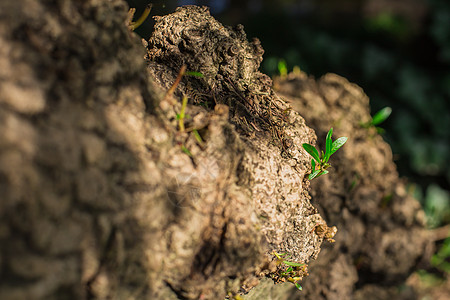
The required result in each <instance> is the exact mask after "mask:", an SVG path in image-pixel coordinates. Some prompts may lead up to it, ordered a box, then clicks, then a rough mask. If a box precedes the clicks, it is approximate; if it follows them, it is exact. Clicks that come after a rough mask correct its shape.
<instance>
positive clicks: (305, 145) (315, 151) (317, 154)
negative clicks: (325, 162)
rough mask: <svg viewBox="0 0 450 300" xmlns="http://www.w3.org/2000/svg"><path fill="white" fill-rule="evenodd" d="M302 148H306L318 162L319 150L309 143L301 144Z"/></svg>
mask: <svg viewBox="0 0 450 300" xmlns="http://www.w3.org/2000/svg"><path fill="white" fill-rule="evenodd" d="M302 146H303V149H305V150H306V152H308V153H309V154H310V155H311V156H312V157H313V158H314V159H315V160H316V161H317V162H318V163H320V158H319V152H318V151H317V149H316V148H314V147H313V146H312V145H310V144H303V145H302Z"/></svg>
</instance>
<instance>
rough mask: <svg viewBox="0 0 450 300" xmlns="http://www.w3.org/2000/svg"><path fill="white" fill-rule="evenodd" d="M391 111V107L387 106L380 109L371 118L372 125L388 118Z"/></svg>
mask: <svg viewBox="0 0 450 300" xmlns="http://www.w3.org/2000/svg"><path fill="white" fill-rule="evenodd" d="M391 113H392V108H390V107H389V106H387V107H385V108H383V109H381V110H380V111H379V112H377V113H376V114H375V115H374V116H373V118H372V125H374V126H375V125H378V124H380V123H382V122H384V121H386V119H387V118H389V116H390V115H391Z"/></svg>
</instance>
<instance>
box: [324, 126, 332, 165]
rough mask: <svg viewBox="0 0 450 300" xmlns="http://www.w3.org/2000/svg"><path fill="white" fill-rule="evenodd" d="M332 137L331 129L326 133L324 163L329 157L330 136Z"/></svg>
mask: <svg viewBox="0 0 450 300" xmlns="http://www.w3.org/2000/svg"><path fill="white" fill-rule="evenodd" d="M332 135H333V128H331V129H330V131H328V134H327V138H326V139H325V162H327V161H328V160H329V159H330V155H331V144H332V143H333V141H332V140H331V136H332Z"/></svg>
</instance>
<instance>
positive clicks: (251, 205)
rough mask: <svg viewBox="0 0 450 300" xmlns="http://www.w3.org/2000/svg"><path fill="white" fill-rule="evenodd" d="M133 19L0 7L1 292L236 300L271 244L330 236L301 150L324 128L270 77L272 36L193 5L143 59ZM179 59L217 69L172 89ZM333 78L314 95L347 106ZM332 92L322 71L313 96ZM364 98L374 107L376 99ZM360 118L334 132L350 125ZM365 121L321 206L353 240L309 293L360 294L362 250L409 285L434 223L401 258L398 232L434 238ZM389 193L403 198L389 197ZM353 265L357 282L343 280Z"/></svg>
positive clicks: (307, 247)
mask: <svg viewBox="0 0 450 300" xmlns="http://www.w3.org/2000/svg"><path fill="white" fill-rule="evenodd" d="M126 19H127V7H126V5H124V2H122V1H119V0H113V1H94V0H84V1H68V0H55V1H44V0H20V1H14V2H10V1H3V2H1V3H0V136H1V139H0V197H1V201H0V220H1V221H0V299H61V298H67V299H107V298H108V299H110V298H113V299H177V298H178V299H199V298H200V299H222V298H223V297H225V295H227V294H230V295H233V294H236V293H238V292H240V291H241V292H242V291H246V290H248V289H250V287H252V286H255V285H257V284H258V280H259V278H261V276H265V275H268V274H269V273H270V272H272V273H271V274H272V275H273V274H276V272H277V271H276V268H275V267H274V266H273V263H271V261H272V260H273V259H274V257H273V255H271V252H272V251H274V250H275V251H278V252H287V253H289V254H290V255H291V256H290V260H292V261H296V262H304V263H309V262H310V260H311V258H313V259H314V258H316V257H317V255H318V254H319V252H320V246H321V244H322V241H323V239H324V236H323V235H320V234H319V235H318V234H316V232H315V230H314V229H315V228H316V226H317V224H321V225H322V226H326V223H325V222H324V221H323V219H322V217H321V216H320V215H319V213H318V211H317V209H316V208H314V207H313V206H312V205H311V203H310V197H309V195H308V189H309V181H308V180H307V179H306V175H307V174H308V172H309V171H310V164H309V160H310V159H309V158H308V156H307V154H306V153H305V152H304V151H303V150H302V149H301V144H302V143H304V142H308V143H312V142H314V140H315V135H314V133H313V131H312V130H311V129H310V128H309V127H307V125H306V124H305V121H304V119H303V118H302V117H301V116H300V115H299V113H298V112H296V111H295V110H291V109H290V106H289V104H287V103H286V102H285V101H284V100H282V99H281V98H280V97H278V96H277V94H275V92H274V91H273V89H272V87H271V80H270V78H268V77H267V76H265V75H264V74H261V73H260V72H258V68H259V64H260V62H261V60H262V53H263V50H262V47H261V45H260V44H259V42H258V41H257V40H254V41H253V42H251V43H250V42H248V41H247V38H246V36H245V33H244V31H243V28H242V27H239V26H237V27H236V28H234V29H232V28H228V27H224V26H223V25H221V24H220V23H218V22H217V21H216V20H214V19H213V18H212V17H211V16H210V15H209V13H208V12H207V10H206V9H204V8H196V7H190V8H184V9H178V10H177V11H176V12H175V13H174V14H171V15H169V16H166V17H163V18H159V19H158V20H157V24H156V26H155V32H154V34H153V35H152V38H151V39H150V41H149V47H148V53H147V59H148V60H147V61H145V60H144V55H145V49H144V47H143V46H142V43H141V41H140V40H139V38H138V37H137V36H136V35H135V34H134V33H132V32H130V31H129V30H128V28H127V24H125V21H126ZM182 65H186V66H187V68H188V70H189V71H199V72H201V73H202V74H203V77H188V76H184V77H183V79H182V81H181V83H180V85H179V86H178V88H177V90H176V92H175V97H168V98H165V97H164V96H165V92H166V91H167V89H168V88H169V87H170V85H171V84H172V83H173V81H174V80H175V78H176V77H177V75H178V72H179V69H180V68H181V66H182ZM302 80H304V78H303V79H302ZM301 82H308V81H301ZM331 82H332V84H331V86H330V87H324V88H323V90H322V91H321V92H320V93H319V94H318V95H317V96H313V99H316V98H317V97H318V98H317V99H322V100H323V99H326V101H325V102H327V103H326V104H324V103H322V102H321V101H322V100H320V101H316V102H314V101H315V100H314V101H313V102H312V103H317V104H318V105H321V106H320V107H328V106H329V108H325V110H327V109H330V112H334V111H335V110H334V109H333V105H336V104H335V103H333V101H334V100H333V99H335V98H333V97H334V96H333V95H334V94H336V92H335V87H334V83H333V80H331ZM327 83H328V81H327V80H324V81H323V82H321V83H320V84H325V85H326V84H327ZM340 84H342V83H340ZM346 84H347V83H345V84H343V86H346ZM348 87H351V88H350V94H351V93H352V91H354V90H355V88H354V87H352V86H351V85H349V84H348V85H347V86H346V88H345V89H344V90H346V89H349V88H348ZM317 90H320V88H318V87H317V86H316V85H315V83H314V82H313V81H309V82H308V83H307V84H305V85H304V89H303V91H304V92H305V93H306V94H308V95H314V93H315V92H316V91H317ZM183 94H185V95H187V96H188V97H189V104H188V105H187V107H186V116H185V118H184V121H183V122H184V125H185V128H186V130H185V131H180V130H179V123H180V120H179V119H180V116H179V114H180V112H181V109H182V108H181V104H180V102H181V100H180V99H181V96H182V95H183ZM328 94H329V95H331V96H327V95H328ZM292 96H295V97H298V95H292ZM302 97H303V96H302ZM314 97H316V98H314ZM320 97H323V98H320ZM330 97H331V98H330ZM303 98H304V99H307V97H306V96H305V97H303ZM330 99H332V100H330ZM344 99H347V98H345V97H344ZM352 99H353V98H352ZM355 99H363V102H361V103H360V104H355V107H360V109H362V112H361V115H360V117H362V118H365V117H367V114H368V112H367V101H366V100H364V99H365V98H364V96H363V95H362V94H361V93H360V94H359V96H358V95H357V96H355ZM295 101H297V100H295ZM355 101H356V100H355ZM364 101H366V102H364ZM357 102H358V101H356V102H355V103H357ZM295 103H296V102H293V106H294V108H295V107H296V105H300V106H299V112H300V113H301V114H302V115H304V116H305V117H306V116H308V118H309V119H308V122H310V123H311V124H312V125H313V126H315V127H316V130H318V132H319V135H320V137H321V138H322V136H323V132H324V131H323V130H324V128H327V127H328V126H330V124H329V123H326V122H322V121H321V119H320V118H318V117H316V116H317V115H316V114H315V112H316V111H319V112H320V110H315V109H314V110H312V111H311V112H310V111H309V110H308V111H305V110H304V107H302V106H301V105H302V104H298V103H302V102H298V103H297V104H295ZM305 103H306V102H305ZM321 103H322V104H321ZM351 103H352V102H351V101H350V100H348V102H346V105H347V106H346V108H347V109H349V108H352V107H353V106H352V104H351ZM311 105H312V104H311ZM343 105H344V104H342V103H339V106H343ZM358 105H359V106H358ZM336 111H339V112H341V114H338V113H337V114H336V116H334V115H333V116H332V117H331V118H330V119H329V120H334V121H335V122H341V120H343V119H345V118H343V112H344V111H345V110H343V111H340V110H336ZM177 114H178V117H177ZM330 114H331V113H330ZM319 116H320V114H319ZM354 124H355V122H354V121H352V122H350V121H349V122H346V121H342V122H341V123H338V124H334V125H333V126H335V128H336V131H337V134H339V135H343V134H348V135H349V136H350V135H351V134H353V132H352V130H353V129H354V126H355V125H354ZM194 129H195V132H198V134H199V135H200V136H201V140H199V139H198V136H197V137H196V135H195V133H194ZM357 132H359V133H358V134H359V135H356V136H353V135H352V136H351V139H354V142H349V145H346V146H345V147H344V149H346V150H345V151H344V152H343V154H342V155H341V156H338V157H336V159H335V161H336V170H333V171H334V172H333V173H335V174H330V175H327V177H325V179H323V180H322V179H321V180H322V181H317V182H318V183H319V182H320V183H321V184H322V186H321V188H320V189H317V188H316V187H317V185H316V186H315V185H314V184H313V196H314V197H316V198H315V199H323V198H324V197H326V199H329V200H324V201H323V202H322V201H321V202H320V205H319V207H320V209H321V210H322V212H323V215H325V216H327V217H328V221H330V222H332V223H333V225H334V224H338V225H339V226H340V227H342V228H344V233H351V236H352V238H353V239H347V238H342V240H338V242H337V247H334V248H331V249H332V250H327V251H326V253H325V255H324V257H325V258H324V259H323V262H324V263H325V265H326V266H328V265H329V264H331V265H332V266H334V267H332V268H326V272H331V273H332V274H334V275H330V276H331V277H329V278H331V279H329V280H327V281H326V282H324V281H323V279H322V280H319V281H317V277H312V278H316V279H311V281H310V282H311V283H310V284H312V285H314V282H318V283H317V284H318V286H319V287H320V288H318V287H317V286H315V287H314V288H311V289H310V290H309V291H306V295H314V291H312V289H316V290H320V289H321V290H327V291H332V292H335V291H336V290H339V289H336V288H335V286H336V285H338V286H339V287H342V286H344V287H345V288H343V292H342V291H341V292H342V293H343V294H344V295H349V296H351V295H352V292H353V291H354V290H355V282H356V279H355V278H357V275H356V274H357V273H358V272H360V271H359V270H358V269H357V268H355V266H354V265H353V264H352V263H353V261H352V259H354V258H355V256H357V255H360V256H361V257H362V259H363V260H362V264H363V268H362V270H363V271H364V272H368V273H370V272H373V273H375V274H379V273H381V274H386V276H387V279H386V280H388V281H389V280H391V278H393V277H392V276H394V275H395V276H399V278H400V279H399V280H397V281H396V282H399V281H401V280H403V278H404V277H405V276H406V275H407V274H408V272H410V270H411V269H412V268H413V267H414V263H413V262H412V261H410V259H411V260H417V259H418V258H419V257H420V255H421V254H422V253H423V246H424V245H425V242H424V239H423V238H422V235H420V234H419V235H417V236H418V237H419V238H418V239H417V240H418V241H417V242H414V243H415V244H412V246H415V247H416V248H415V249H416V250H415V251H412V250H410V249H411V248H405V249H407V250H406V254H407V255H406V256H404V257H403V256H402V254H401V253H400V252H402V253H403V252H405V251H404V249H399V247H403V246H406V245H407V244H408V242H409V241H410V240H409V239H407V238H403V239H400V238H398V237H399V236H405V235H406V237H407V235H408V234H415V233H416V232H419V233H420V232H421V231H420V226H421V225H420V222H419V221H418V220H419V219H420V218H419V217H417V216H416V215H419V214H420V213H419V209H418V208H417V207H416V206H414V205H413V206H411V205H412V204H411V203H412V202H411V201H410V199H409V198H407V197H406V196H405V195H403V194H402V193H401V184H399V183H398V177H397V175H396V173H395V167H394V165H393V164H392V161H391V157H390V156H389V153H390V152H389V151H390V150H389V148H388V147H387V146H386V145H385V144H384V143H383V142H382V141H381V140H380V138H379V137H376V138H375V139H373V140H372V143H374V145H369V146H368V145H366V144H363V143H364V142H365V143H367V141H370V140H371V139H368V136H367V135H365V134H364V133H363V132H362V131H361V132H360V131H357ZM358 141H359V142H360V144H358ZM353 147H355V149H357V150H351V149H353ZM361 147H369V149H372V150H370V151H371V152H370V153H373V155H375V156H374V161H373V164H369V165H363V166H359V167H358V162H357V161H356V162H355V161H354V160H352V159H351V158H352V157H353V154H352V153H353V152H352V151H355V153H358V155H362V156H363V155H369V156H370V155H372V154H364V153H365V152H364V151H362V150H361V151H360V150H358V149H360V148H361ZM371 147H373V148H371ZM361 149H362V148H361ZM378 154H379V157H378V156H377V155H378ZM377 157H378V158H377ZM370 158H371V157H366V158H364V157H361V158H359V160H358V161H366V159H367V161H369V159H370ZM372 158H373V157H372ZM353 159H356V157H355V158H353ZM349 163H352V164H354V165H355V168H356V169H352V168H353V167H351V168H350V167H348V164H349ZM372 167H374V168H375V169H372ZM376 168H381V169H380V170H381V171H383V172H386V174H387V175H385V176H388V177H389V178H388V179H389V185H386V186H385V185H383V180H382V179H380V178H378V177H376V176H375V175H373V174H375V173H376V172H379V170H378V169H376ZM352 170H353V171H352ZM355 170H356V171H355ZM356 172H357V173H358V174H359V176H360V177H358V180H359V181H358V186H357V188H355V189H354V190H353V191H351V192H350V191H348V188H349V184H350V183H349V180H351V179H349V178H353V177H351V176H354V174H355V173H356ZM367 172H368V173H367ZM371 176H372V177H371ZM336 178H340V179H336ZM398 186H400V188H399V187H398ZM399 191H400V192H399ZM320 193H322V194H320ZM387 193H393V196H392V199H393V200H392V202H390V204H389V203H388V204H387V208H385V207H380V206H379V205H380V203H381V201H382V199H383V197H384V196H386V195H387ZM332 199H335V200H332ZM380 199H381V200H380ZM394 200H395V201H394ZM383 203H384V202H383ZM344 204H345V205H344ZM406 207H412V208H411V209H410V210H405V208H406ZM383 209H385V210H386V211H383ZM341 212H342V213H341ZM380 216H384V217H383V218H382V217H380ZM394 216H395V218H394ZM393 220H394V221H393ZM377 221H378V223H377ZM371 222H375V223H376V224H377V225H376V226H374V227H372V225H371V224H372V223H371ZM355 224H356V225H355ZM349 228H350V229H352V228H353V230H355V232H348V230H350V229H349ZM364 232H366V233H370V234H369V235H365V236H363V237H361V238H360V240H355V238H356V237H358V236H359V235H361V234H363V233H364ZM391 233H392V234H391ZM342 236H345V235H344V234H343V235H342ZM380 241H384V242H383V243H381V244H380ZM398 241H400V242H399V244H398V243H397V242H398ZM391 246H392V247H391ZM374 247H375V248H374ZM377 247H378V248H377ZM379 247H381V248H379ZM344 249H345V251H344ZM332 251H335V252H332ZM336 251H337V252H336ZM386 252H389V254H390V253H394V255H393V256H392V257H393V258H394V261H396V259H399V260H400V259H402V260H401V262H402V264H400V265H399V266H398V268H394V269H393V270H394V271H393V272H392V273H390V271H389V270H390V264H389V260H386V261H384V262H383V261H380V259H378V258H379V257H380V256H383V255H385V254H386ZM328 253H330V254H328ZM381 260H383V259H381ZM376 261H377V262H378V263H377V264H375V263H374V262H376ZM320 266H321V265H320V264H319V265H317V267H315V268H316V270H317V271H314V273H316V272H317V273H316V274H322V273H323V272H324V271H323V270H322V269H321V267H320ZM336 270H338V271H336ZM333 272H334V273H333ZM339 272H340V273H339ZM345 272H346V273H345ZM383 272H384V273H383ZM311 273H312V272H311ZM342 274H344V275H345V274H350V276H348V277H349V278H350V279H351V280H350V281H348V283H342V284H340V282H341V281H340V280H341V279H342V277H344V276H343V275H342ZM390 275H392V276H391V277H389V276H390ZM312 276H314V274H313V273H312ZM318 276H321V275H318ZM327 276H328V275H327ZM319 278H320V277H319ZM360 278H361V277H360ZM330 280H331V281H330ZM358 282H359V283H361V284H362V285H365V284H366V283H368V282H366V281H358ZM388 283H389V282H388ZM388 283H386V282H383V284H388ZM305 284H308V282H307V281H306V283H305ZM360 287H361V286H360ZM361 289H362V290H363V289H364V286H362V288H361ZM305 290H306V285H305ZM290 292H292V291H290ZM290 292H289V293H290ZM332 292H330V293H332ZM342 293H341V294H342ZM357 293H358V291H357ZM357 293H355V295H356V294H357ZM295 295H299V294H298V293H297V294H295ZM330 295H337V294H330ZM333 297H334V296H329V297H328V298H329V299H333ZM325 298H327V296H325ZM311 299H313V298H311Z"/></svg>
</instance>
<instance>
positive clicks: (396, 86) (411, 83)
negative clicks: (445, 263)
mask: <svg viewBox="0 0 450 300" xmlns="http://www.w3.org/2000/svg"><path fill="white" fill-rule="evenodd" d="M128 3H129V5H130V7H135V8H136V9H137V13H136V15H137V16H139V15H140V13H141V12H142V10H143V8H144V7H145V5H146V4H147V3H148V1H140V0H129V1H128ZM152 3H153V10H152V12H151V16H155V15H164V14H167V13H170V12H173V11H174V10H175V8H176V7H177V6H180V5H186V4H196V5H207V6H209V7H211V13H212V14H213V15H214V16H215V17H216V18H217V19H218V20H219V21H221V22H222V23H223V24H224V25H230V26H233V25H236V24H239V23H240V24H243V25H244V28H245V30H246V32H247V36H248V38H249V39H250V38H252V37H258V38H259V39H260V40H261V42H262V45H263V47H264V49H265V54H264V61H263V63H262V71H263V72H265V73H266V74H268V75H277V74H278V68H277V65H278V62H279V61H280V60H284V61H285V62H286V65H287V67H288V69H289V70H292V68H293V67H294V66H298V67H300V69H301V70H303V71H305V72H306V73H308V74H310V75H313V76H315V77H319V76H321V75H323V74H325V73H327V72H333V73H337V74H339V75H342V76H344V77H346V78H348V79H349V80H350V81H351V82H354V83H356V84H358V85H359V86H361V87H362V88H363V89H364V91H365V92H366V93H367V95H368V96H369V97H370V99H371V107H372V112H373V113H375V112H377V111H378V110H379V109H381V108H383V107H385V106H390V107H392V110H393V113H392V115H391V116H390V118H389V119H388V120H387V121H386V122H384V123H382V124H381V127H383V128H384V129H385V133H384V138H385V139H386V141H388V142H389V143H390V145H391V147H392V150H393V153H394V158H395V162H396V164H397V166H398V170H399V173H400V175H401V176H404V177H407V178H408V181H409V182H410V184H409V191H410V192H411V193H413V194H414V196H415V197H416V198H417V199H418V201H420V202H421V203H422V205H423V207H424V209H425V211H426V213H427V216H428V223H429V226H430V228H434V227H439V226H443V225H446V224H449V223H450V168H449V166H450V1H447V0H395V1H393V0H340V1H333V0H278V1H275V0H238V1H237V0H215V1H213V0H211V1H208V0H197V1H195V0H178V1H176V0H172V1H170V0H169V1H152ZM152 25H153V20H148V21H147V22H146V23H145V24H144V25H143V26H142V27H141V28H139V29H138V30H137V32H138V33H139V34H140V35H141V36H142V37H144V38H146V39H148V38H149V37H150V35H151V31H152ZM447 240H449V239H447ZM447 244H448V245H449V249H450V241H449V242H447Z"/></svg>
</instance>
